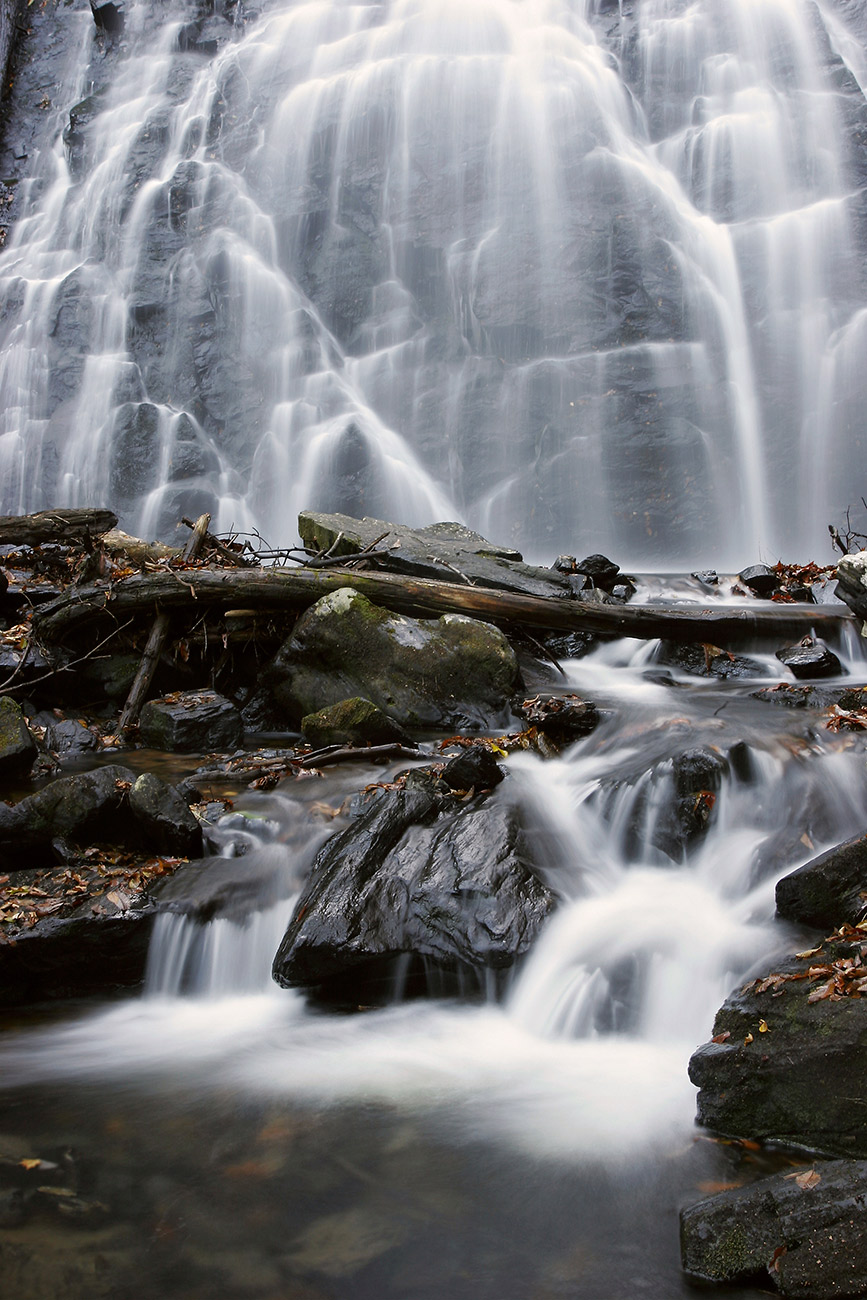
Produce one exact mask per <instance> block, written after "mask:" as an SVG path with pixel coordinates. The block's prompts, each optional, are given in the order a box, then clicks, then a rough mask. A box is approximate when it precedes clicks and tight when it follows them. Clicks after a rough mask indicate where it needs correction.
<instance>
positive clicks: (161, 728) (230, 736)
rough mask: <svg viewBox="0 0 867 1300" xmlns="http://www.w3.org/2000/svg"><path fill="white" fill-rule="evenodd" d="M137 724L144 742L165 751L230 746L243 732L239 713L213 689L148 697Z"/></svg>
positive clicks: (225, 747)
mask: <svg viewBox="0 0 867 1300" xmlns="http://www.w3.org/2000/svg"><path fill="white" fill-rule="evenodd" d="M139 727H140V732H141V738H142V740H143V741H144V743H145V744H146V745H150V746H151V747H152V748H154V749H163V750H165V751H166V752H167V753H190V754H193V753H211V752H213V751H214V750H218V749H232V748H233V747H234V746H235V745H238V744H240V742H241V739H242V737H243V734H244V727H243V723H242V721H241V715H240V713H239V712H238V710H237V709H236V708H235V706H234V704H232V703H231V701H230V700H227V699H225V698H224V697H223V696H222V695H218V694H217V693H216V691H181V692H178V693H177V694H175V695H167V696H165V697H164V698H163V699H160V700H148V702H147V704H145V706H144V708H143V709H142V711H141V719H140V723H139Z"/></svg>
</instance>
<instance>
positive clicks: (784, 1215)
mask: <svg viewBox="0 0 867 1300" xmlns="http://www.w3.org/2000/svg"><path fill="white" fill-rule="evenodd" d="M680 1242H681V1259H682V1263H683V1268H684V1271H685V1272H686V1273H687V1274H688V1275H689V1277H690V1278H692V1279H693V1280H694V1281H696V1282H705V1283H707V1282H711V1283H714V1282H715V1283H720V1282H735V1283H737V1282H755V1283H758V1284H763V1285H765V1286H767V1285H768V1284H769V1283H771V1284H773V1285H775V1286H776V1287H777V1289H778V1290H779V1292H780V1294H781V1295H784V1296H789V1297H792V1300H795V1297H798V1300H832V1297H838V1298H839V1300H844V1298H850V1300H856V1298H857V1297H863V1296H864V1295H865V1293H867V1161H863V1160H834V1161H827V1162H825V1161H819V1162H817V1163H816V1164H815V1165H813V1166H812V1168H806V1169H802V1170H795V1171H794V1172H793V1173H792V1174H776V1175H774V1176H773V1177H772V1178H764V1179H762V1180H761V1181H760V1182H757V1183H754V1184H753V1185H752V1186H750V1187H744V1188H738V1189H736V1190H732V1191H727V1192H722V1193H720V1195H718V1196H714V1197H712V1198H710V1199H709V1200H706V1201H700V1202H699V1203H698V1204H697V1205H691V1206H689V1207H688V1208H687V1209H685V1210H683V1211H682V1212H681V1217H680Z"/></svg>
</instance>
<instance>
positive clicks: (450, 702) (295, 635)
mask: <svg viewBox="0 0 867 1300" xmlns="http://www.w3.org/2000/svg"><path fill="white" fill-rule="evenodd" d="M263 682H264V684H265V685H266V686H267V687H268V688H269V689H270V690H271V691H272V692H273V695H274V698H275V699H276V700H277V702H278V704H279V705H280V707H281V708H282V709H283V710H285V711H286V713H287V714H288V715H289V717H290V718H301V717H304V716H306V715H308V714H311V713H315V712H317V711H319V710H321V709H324V708H327V707H328V706H329V705H332V704H338V703H340V702H341V701H343V700H346V699H348V698H350V697H352V696H361V697H363V698H364V699H366V700H370V701H371V703H373V704H375V705H376V706H377V707H378V708H380V709H381V710H382V711H383V712H384V713H387V714H388V715H389V717H391V718H393V719H395V720H396V721H397V722H398V723H400V724H401V725H403V726H409V727H421V726H427V727H448V728H452V729H455V728H458V727H467V726H476V727H481V726H498V725H501V724H502V723H504V722H505V720H506V719H507V718H508V716H509V710H508V701H509V699H510V697H511V695H512V694H513V692H514V690H515V688H516V686H517V683H518V664H517V660H516V658H515V654H514V651H513V650H512V648H511V646H510V645H509V643H508V641H507V640H506V638H505V637H504V636H503V634H502V632H500V631H499V630H498V629H497V628H495V627H492V626H491V625H490V624H489V623H482V622H479V621H478V620H477V619H472V618H466V617H464V616H463V615H458V614H444V615H443V616H442V618H438V619H414V618H407V617H404V616H402V615H399V614H393V613H391V612H389V611H388V610H385V609H381V608H379V607H378V606H377V605H373V604H371V602H370V601H369V600H367V598H366V597H365V596H362V595H361V594H360V593H359V592H356V591H353V590H352V589H351V588H349V587H341V588H340V589H339V590H338V591H335V592H332V593H331V594H330V595H328V596H323V597H322V599H321V600H318V601H317V602H316V604H315V605H313V606H312V607H311V608H310V609H308V610H305V612H304V613H303V614H302V615H301V617H300V618H299V620H298V622H297V623H296V625H295V629H294V631H293V632H292V635H291V636H290V637H289V638H288V640H286V641H285V642H284V644H283V645H282V646H281V648H280V650H279V651H278V652H277V655H276V656H275V658H274V659H273V660H272V662H271V664H270V666H269V668H268V669H267V671H266V673H265V675H264V678H263Z"/></svg>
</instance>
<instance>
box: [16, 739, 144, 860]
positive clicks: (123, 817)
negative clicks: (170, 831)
mask: <svg viewBox="0 0 867 1300" xmlns="http://www.w3.org/2000/svg"><path fill="white" fill-rule="evenodd" d="M134 780H135V776H134V774H133V773H132V772H131V771H130V770H129V768H126V767H120V766H119V765H115V764H112V765H110V766H108V767H100V768H97V769H96V770H95V771H93V772H84V773H80V774H78V775H76V776H65V777H61V778H60V779H59V780H57V781H53V782H52V783H51V784H50V785H47V786H45V787H44V788H43V789H42V790H38V791H37V792H36V794H32V795H28V796H27V798H25V799H22V800H20V802H19V803H17V804H11V805H10V804H0V850H2V852H3V854H4V856H5V858H7V859H8V861H7V863H6V865H7V867H8V866H13V867H30V866H32V865H33V862H32V861H31V860H30V855H29V854H26V855H25V854H22V853H21V850H26V849H34V848H35V849H40V848H41V849H46V848H48V846H49V845H50V844H51V841H52V840H53V839H55V838H56V837H58V836H59V837H61V838H62V839H67V838H68V839H71V840H74V841H77V842H84V841H86V840H92V839H102V840H111V841H117V842H118V843H127V842H128V841H129V836H130V832H131V819H130V817H129V813H128V811H127V793H128V791H129V790H130V789H131V788H132V784H133V781H134Z"/></svg>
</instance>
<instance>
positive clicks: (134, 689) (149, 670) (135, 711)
mask: <svg viewBox="0 0 867 1300" xmlns="http://www.w3.org/2000/svg"><path fill="white" fill-rule="evenodd" d="M210 522H211V516H210V515H199V518H198V519H197V520H196V522H195V523H194V524H193V525H192V528H193V531H192V533H191V535H190V537H189V538H188V540H187V544H186V546H185V547H184V559H185V560H194V559H195V558H196V556H197V555H198V553H199V551H200V550H201V549H202V545H203V543H204V540H205V538H206V537H207V536H208V524H209V523H210ZM170 625H171V614H167V613H166V612H165V610H160V612H159V613H158V614H157V616H156V618H155V619H154V623H153V627H152V628H151V634H150V636H149V637H148V641H147V645H146V646H145V649H144V654H143V655H142V659H141V663H140V664H139V669H138V672H137V673H136V675H135V680H134V681H133V684H132V686H131V687H130V689H129V695H128V696H127V697H126V704H125V705H124V706H123V713H121V715H120V722H119V723H118V730H119V731H125V730H126V729H127V728H128V727H131V726H132V725H133V724H134V723H135V722H136V721H137V719H138V715H139V713H140V711H141V706H142V705H143V704H144V702H145V699H146V698H147V693H148V691H149V690H150V685H151V682H152V681H153V677H154V672H155V671H156V666H157V664H158V663H159V658H160V655H161V654H162V652H163V646H164V645H165V643H166V638H167V637H168V634H169V627H170Z"/></svg>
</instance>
